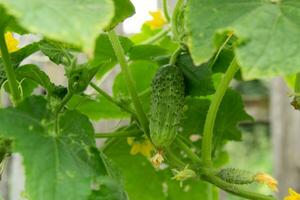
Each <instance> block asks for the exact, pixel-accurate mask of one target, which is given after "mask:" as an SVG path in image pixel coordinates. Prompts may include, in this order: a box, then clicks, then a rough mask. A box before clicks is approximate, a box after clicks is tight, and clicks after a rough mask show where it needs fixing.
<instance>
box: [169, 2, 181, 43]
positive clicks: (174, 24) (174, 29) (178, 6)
mask: <svg viewBox="0 0 300 200" xmlns="http://www.w3.org/2000/svg"><path fill="white" fill-rule="evenodd" d="M183 5H184V0H177V3H176V5H175V8H174V11H173V15H172V20H171V24H172V33H173V36H174V38H175V40H180V38H179V35H180V33H179V30H178V20H179V18H180V14H181V9H182V7H183Z"/></svg>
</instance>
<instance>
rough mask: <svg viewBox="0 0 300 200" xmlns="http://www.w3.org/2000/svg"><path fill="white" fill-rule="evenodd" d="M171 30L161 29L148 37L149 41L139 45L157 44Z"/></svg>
mask: <svg viewBox="0 0 300 200" xmlns="http://www.w3.org/2000/svg"><path fill="white" fill-rule="evenodd" d="M170 30H171V28H170V27H168V28H166V29H162V30H161V31H159V32H158V33H157V34H155V35H154V36H152V37H150V38H149V39H147V40H145V41H143V42H141V44H154V43H155V42H158V41H159V40H160V39H162V38H163V37H164V36H166V35H167V34H168V33H169V32H170Z"/></svg>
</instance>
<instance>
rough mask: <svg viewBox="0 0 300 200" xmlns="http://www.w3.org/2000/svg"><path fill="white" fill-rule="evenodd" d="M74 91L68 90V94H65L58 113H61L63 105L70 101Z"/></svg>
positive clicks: (58, 107) (57, 110)
mask: <svg viewBox="0 0 300 200" xmlns="http://www.w3.org/2000/svg"><path fill="white" fill-rule="evenodd" d="M72 96H73V93H72V92H70V91H68V92H67V94H66V95H65V96H64V98H63V99H62V101H61V102H60V104H59V105H58V106H57V109H56V113H59V112H60V111H61V110H62V109H63V107H64V106H65V105H66V104H67V103H68V101H69V100H70V99H71V98H72Z"/></svg>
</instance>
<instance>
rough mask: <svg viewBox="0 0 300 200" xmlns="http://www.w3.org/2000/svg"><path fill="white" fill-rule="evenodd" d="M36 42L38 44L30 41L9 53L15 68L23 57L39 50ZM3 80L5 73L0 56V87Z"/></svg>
mask: <svg viewBox="0 0 300 200" xmlns="http://www.w3.org/2000/svg"><path fill="white" fill-rule="evenodd" d="M38 44H39V43H38V42H36V43H32V44H29V45H27V46H25V47H23V48H21V49H19V50H18V51H16V52H13V53H11V54H10V58H11V63H12V65H13V67H14V68H17V67H18V66H19V65H20V63H21V62H22V61H23V60H24V59H25V58H27V57H28V56H30V55H31V54H33V53H35V52H37V51H38V50H39V47H38ZM5 80H6V74H5V71H4V63H3V60H2V58H1V57H0V87H1V86H2V84H3V83H4V81H5Z"/></svg>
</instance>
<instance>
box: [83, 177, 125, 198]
mask: <svg viewBox="0 0 300 200" xmlns="http://www.w3.org/2000/svg"><path fill="white" fill-rule="evenodd" d="M97 184H98V187H99V188H100V189H99V190H94V191H93V192H92V194H91V196H90V198H89V200H127V199H128V198H127V194H126V193H125V192H124V191H123V188H122V187H121V186H120V185H119V184H118V183H117V182H116V181H115V180H113V179H111V178H109V177H101V178H99V179H98V180H97Z"/></svg>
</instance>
